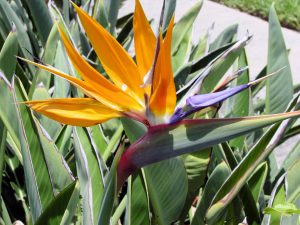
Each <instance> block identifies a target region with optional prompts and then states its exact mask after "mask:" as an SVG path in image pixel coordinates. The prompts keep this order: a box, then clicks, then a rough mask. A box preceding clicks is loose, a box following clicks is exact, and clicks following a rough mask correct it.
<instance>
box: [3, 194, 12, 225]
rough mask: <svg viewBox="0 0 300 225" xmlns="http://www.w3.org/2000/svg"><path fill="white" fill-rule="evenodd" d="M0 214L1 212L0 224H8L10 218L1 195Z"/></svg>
mask: <svg viewBox="0 0 300 225" xmlns="http://www.w3.org/2000/svg"><path fill="white" fill-rule="evenodd" d="M0 214H1V217H0V224H1V225H8V224H9V225H10V224H12V222H11V220H10V217H9V214H8V210H7V207H6V205H5V203H4V201H3V198H2V196H1V197H0Z"/></svg>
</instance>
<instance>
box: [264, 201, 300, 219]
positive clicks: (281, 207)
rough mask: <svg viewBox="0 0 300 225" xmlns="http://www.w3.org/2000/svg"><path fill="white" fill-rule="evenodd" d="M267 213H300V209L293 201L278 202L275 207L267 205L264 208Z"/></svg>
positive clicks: (286, 214)
mask: <svg viewBox="0 0 300 225" xmlns="http://www.w3.org/2000/svg"><path fill="white" fill-rule="evenodd" d="M264 213H265V214H277V213H279V214H283V215H284V216H290V215H292V214H294V213H296V214H300V209H299V208H297V206H295V205H294V204H293V203H289V202H285V203H283V204H277V205H275V206H273V207H266V208H265V209H264Z"/></svg>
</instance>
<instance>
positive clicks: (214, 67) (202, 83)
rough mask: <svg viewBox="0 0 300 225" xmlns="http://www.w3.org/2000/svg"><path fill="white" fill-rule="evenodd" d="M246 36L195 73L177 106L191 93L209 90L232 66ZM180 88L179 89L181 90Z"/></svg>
mask: <svg viewBox="0 0 300 225" xmlns="http://www.w3.org/2000/svg"><path fill="white" fill-rule="evenodd" d="M248 40H249V37H248V36H245V37H244V38H243V39H241V40H240V41H237V42H236V43H234V44H233V45H232V46H231V47H230V48H229V49H227V50H226V51H225V52H223V53H222V54H221V55H219V56H218V57H217V58H216V59H214V60H213V61H212V62H210V63H209V64H208V66H207V67H206V68H205V69H204V70H203V71H201V73H199V74H197V76H195V77H194V78H193V79H192V80H191V81H190V82H189V83H188V84H186V86H185V87H183V88H182V89H184V90H185V89H187V88H188V89H187V91H186V92H185V93H184V95H183V97H182V98H181V99H180V101H179V102H178V104H177V107H183V106H184V105H185V104H186V99H187V98H188V97H190V96H192V95H195V94H198V93H199V92H200V93H209V92H211V91H212V90H213V89H214V88H215V87H216V85H217V84H218V83H219V82H220V80H221V79H222V77H223V76H224V75H225V73H226V71H227V70H228V69H229V68H230V67H231V66H232V64H233V62H234V61H235V60H236V58H237V57H238V56H239V55H240V54H241V52H242V51H243V49H244V47H245V45H246V43H247V41H248ZM181 91H182V90H180V92H181Z"/></svg>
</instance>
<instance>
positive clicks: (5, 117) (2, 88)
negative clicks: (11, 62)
mask: <svg viewBox="0 0 300 225" xmlns="http://www.w3.org/2000/svg"><path fill="white" fill-rule="evenodd" d="M0 96H1V104H2V105H5V106H6V107H0V118H1V120H2V121H3V123H4V125H5V127H6V129H7V132H8V137H9V138H10V140H11V141H12V144H13V145H14V146H15V147H16V148H15V149H16V153H15V154H16V155H21V154H20V153H21V145H20V140H19V137H18V136H19V125H18V122H17V120H16V118H17V112H16V109H15V105H14V104H13V102H14V100H13V94H12V87H11V85H10V83H9V82H8V80H7V79H6V77H5V76H4V74H3V73H2V72H1V71H0ZM18 153H19V154H18ZM19 159H20V161H22V159H21V158H20V157H19Z"/></svg>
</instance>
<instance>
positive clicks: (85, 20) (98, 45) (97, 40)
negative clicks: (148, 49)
mask: <svg viewBox="0 0 300 225" xmlns="http://www.w3.org/2000/svg"><path fill="white" fill-rule="evenodd" d="M73 5H74V7H75V9H76V11H77V13H78V16H79V18H80V21H81V23H82V25H83V27H84V29H85V32H86V33H87V35H88V37H89V39H90V41H91V43H92V45H93V47H94V49H95V51H96V53H97V55H98V57H99V59H100V61H101V63H102V65H103V67H104V69H105V71H106V72H107V74H108V75H109V76H110V78H111V79H112V80H113V82H114V83H115V84H116V85H117V86H118V87H119V88H121V89H123V90H126V91H128V92H129V93H130V94H131V95H132V96H134V97H137V99H139V100H140V101H144V89H143V88H141V85H142V79H141V77H140V74H139V70H138V68H137V66H136V64H135V62H134V61H133V59H132V58H131V57H130V55H129V54H128V53H127V52H126V51H125V49H124V48H123V47H122V46H121V45H120V44H119V43H118V42H117V41H116V40H115V38H114V37H113V36H112V35H111V34H110V33H109V32H107V31H106V30H105V29H104V28H103V27H102V26H101V25H100V24H98V23H97V22H96V21H95V20H94V19H93V18H92V17H90V16H89V15H88V14H87V13H86V12H84V11H83V10H82V9H81V8H80V7H78V6H76V5H75V4H73Z"/></svg>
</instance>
